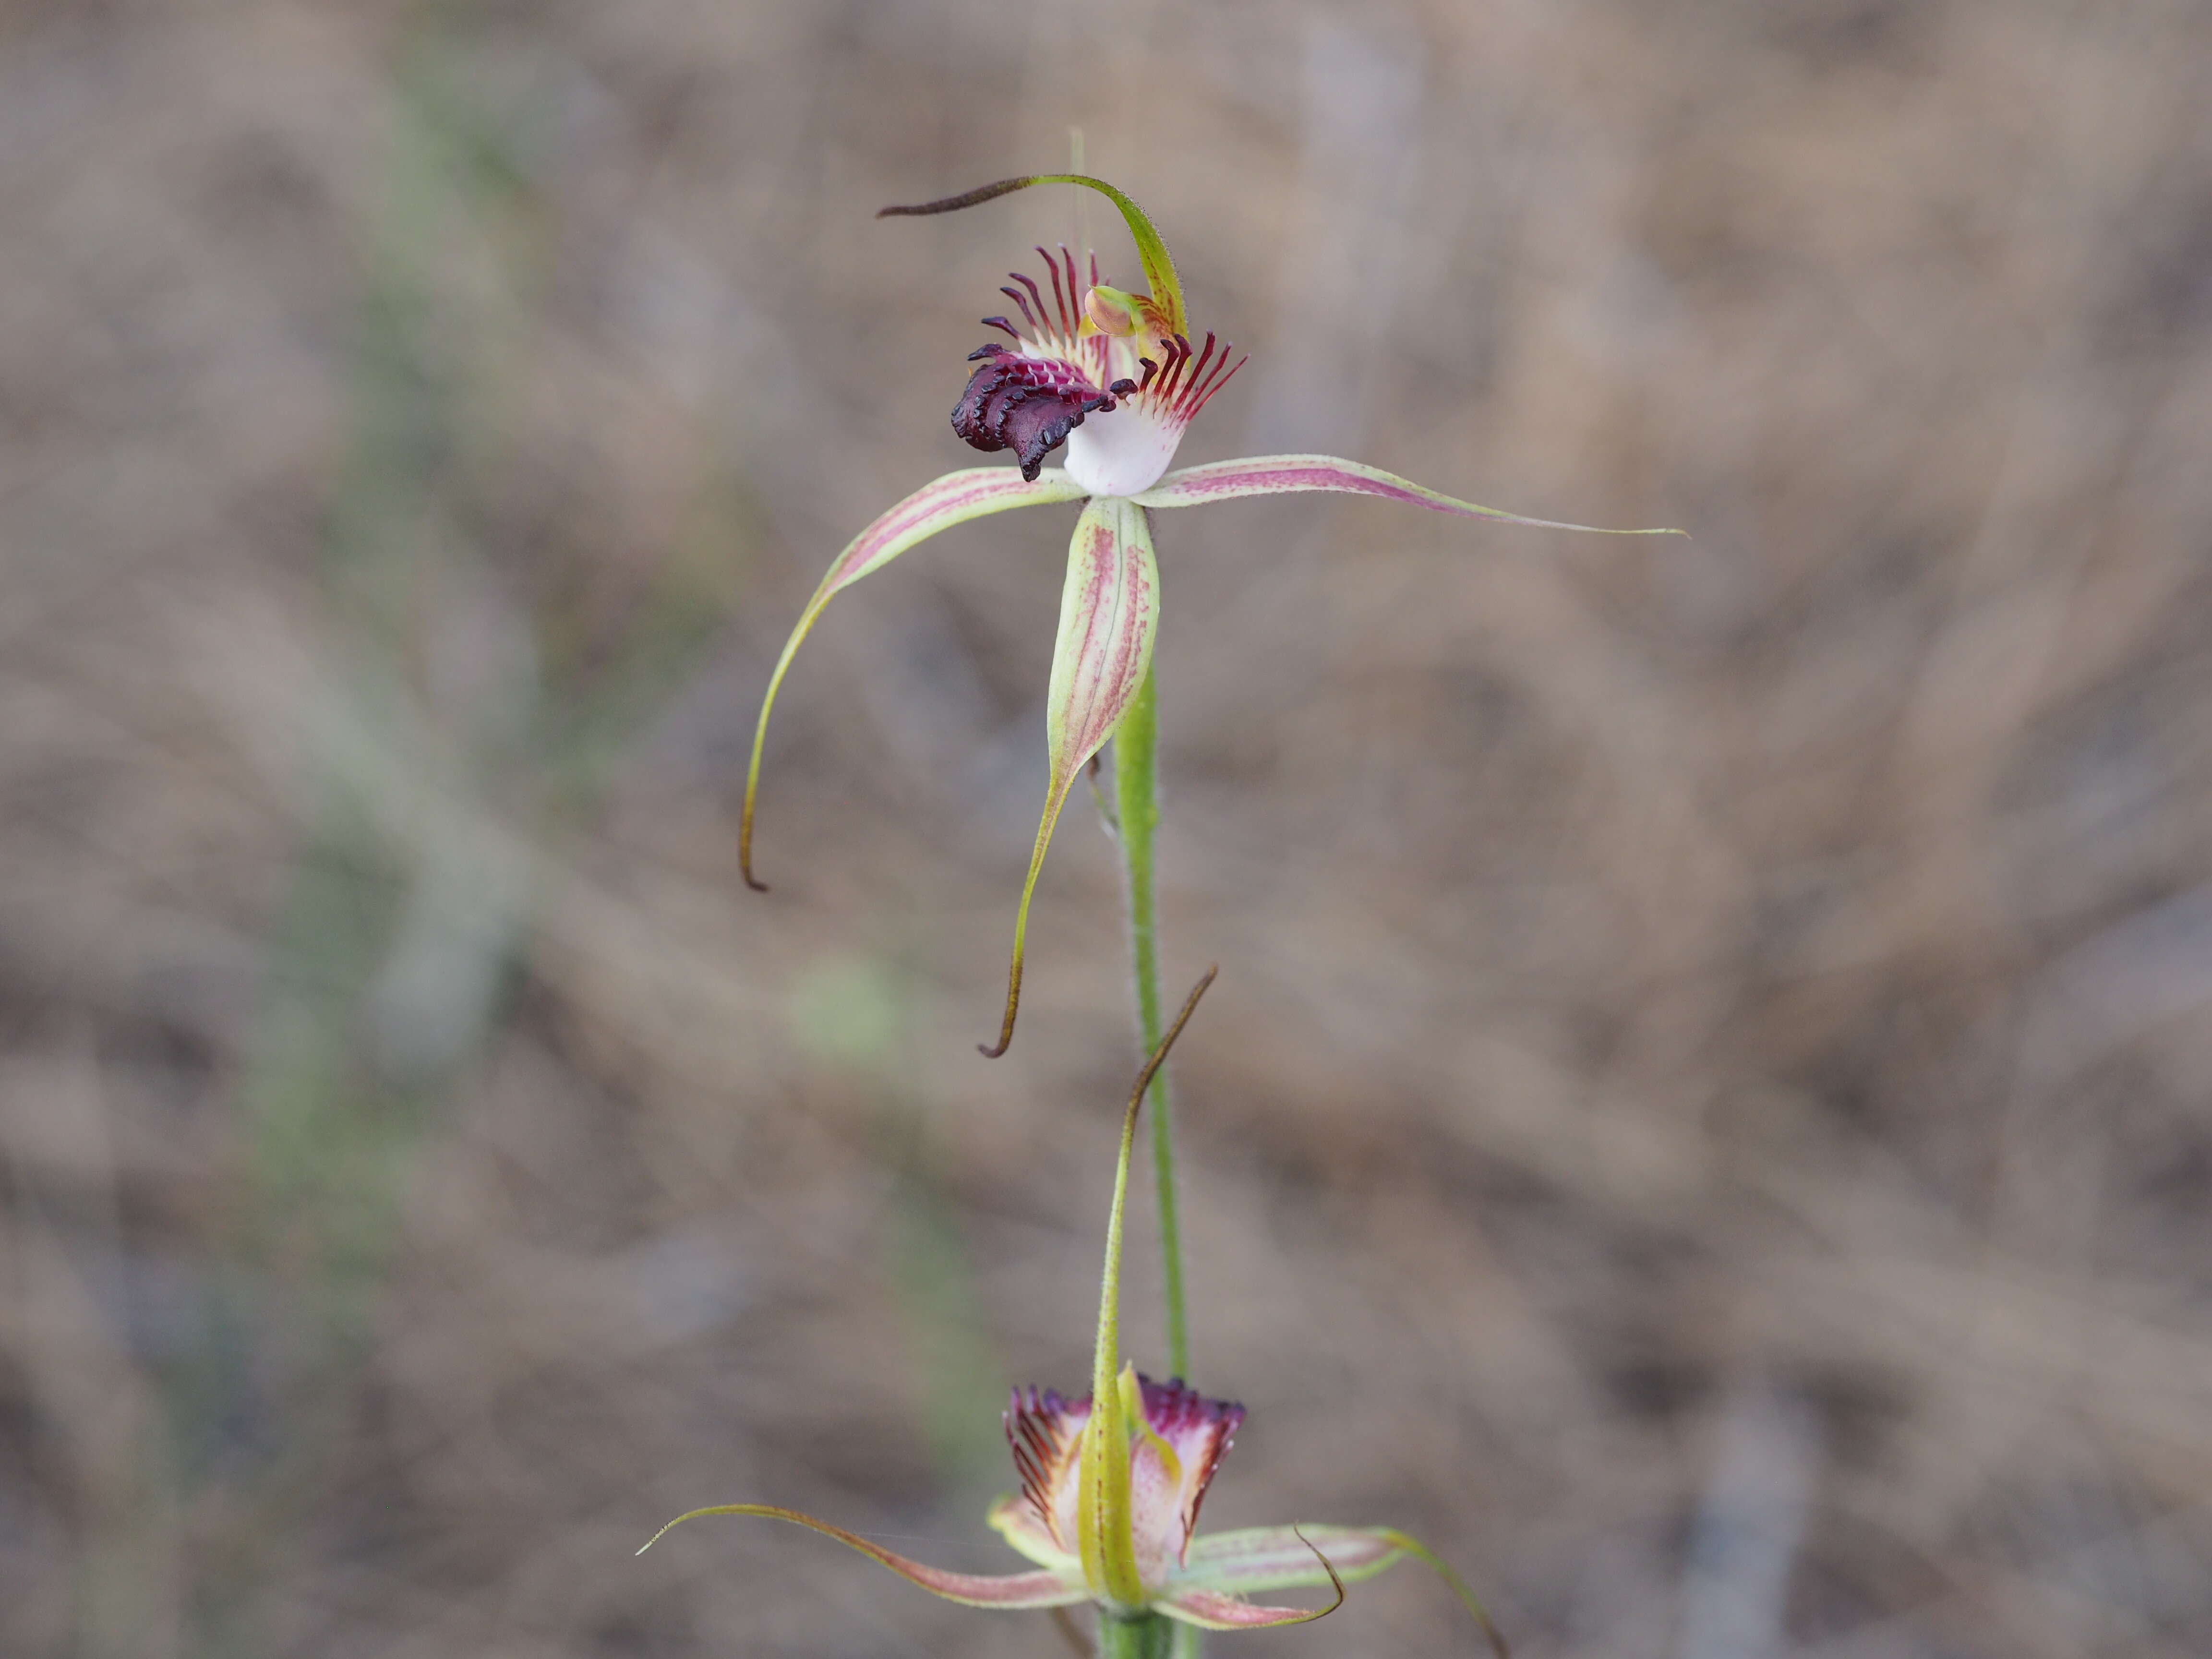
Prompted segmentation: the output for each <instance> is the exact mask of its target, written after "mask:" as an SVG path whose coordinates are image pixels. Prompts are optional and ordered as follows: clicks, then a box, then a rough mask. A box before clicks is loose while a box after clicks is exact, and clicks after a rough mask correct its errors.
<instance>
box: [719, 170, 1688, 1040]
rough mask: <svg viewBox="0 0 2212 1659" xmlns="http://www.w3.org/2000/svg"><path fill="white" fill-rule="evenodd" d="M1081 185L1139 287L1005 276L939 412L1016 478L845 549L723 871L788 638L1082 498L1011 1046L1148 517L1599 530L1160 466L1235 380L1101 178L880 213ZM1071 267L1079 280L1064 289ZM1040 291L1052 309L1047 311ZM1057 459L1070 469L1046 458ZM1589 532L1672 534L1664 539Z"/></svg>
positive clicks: (1270, 471)
mask: <svg viewBox="0 0 2212 1659" xmlns="http://www.w3.org/2000/svg"><path fill="white" fill-rule="evenodd" d="M1054 184H1062V185H1083V186H1085V187H1086V188H1088V189H1091V190H1095V191H1099V192H1100V193H1101V194H1103V195H1104V196H1105V197H1108V198H1109V200H1111V201H1112V202H1113V204H1114V205H1115V207H1116V208H1118V209H1119V210H1121V217H1122V219H1123V221H1124V222H1126V223H1127V225H1128V228H1129V232H1130V234H1131V235H1132V236H1133V237H1134V239H1135V240H1136V244H1137V252H1138V257H1139V263H1140V264H1141V265H1142V266H1143V268H1144V274H1145V279H1146V283H1147V284H1148V291H1147V292H1146V293H1143V294H1137V293H1132V292H1127V291H1125V290H1123V289H1116V288H1112V287H1109V286H1108V285H1106V284H1105V283H1101V282H1100V281H1099V280H1098V264H1097V258H1096V256H1086V257H1085V264H1084V265H1083V266H1081V267H1079V265H1078V263H1077V260H1076V258H1075V256H1074V255H1073V253H1070V252H1068V251H1067V250H1066V248H1062V249H1060V252H1059V253H1058V254H1056V255H1055V254H1053V253H1049V252H1046V251H1045V250H1044V249H1043V248H1039V249H1038V250H1037V255H1038V257H1039V258H1041V259H1042V260H1043V262H1044V274H1045V281H1044V283H1042V284H1040V283H1038V282H1037V281H1036V278H1034V277H1032V276H1025V275H1024V274H1022V273H1020V272H1016V273H1014V275H1013V276H1012V280H1011V282H1010V283H1009V284H1008V286H1006V287H1005V288H1002V289H1000V293H1002V294H1004V295H1006V297H1007V298H1008V299H1009V300H1010V301H1012V304H1013V308H1014V311H1015V312H1016V313H1018V315H1019V317H1020V324H1019V325H1017V324H1016V322H1015V321H1014V320H1013V319H1012V318H1011V317H1006V316H994V317H986V318H985V319H983V326H984V327H986V328H989V329H994V330H996V331H999V332H1000V333H1002V334H1004V335H1006V337H1007V339H1008V340H1010V341H1011V342H1012V343H1011V344H1003V343H1000V342H998V341H995V340H994V341H991V342H989V343H986V344H984V345H982V346H981V347H980V348H978V349H976V350H975V351H974V352H973V353H971V354H970V355H969V362H973V363H975V365H976V368H975V369H974V370H973V371H972V372H971V373H970V374H969V380H968V385H967V387H966V389H965V390H964V391H963V392H962V393H961V395H960V401H959V402H958V403H957V404H955V405H954V407H953V410H952V429H953V430H954V431H955V432H956V433H957V434H958V435H959V436H960V437H961V438H962V439H963V441H966V442H967V443H969V445H971V446H973V447H975V448H977V449H980V450H983V451H986V452H988V453H996V452H998V451H1000V450H1010V451H1012V453H1013V457H1014V459H1015V463H1016V465H1013V466H1012V467H999V466H990V467H971V468H968V469H965V470H963V471H958V472H950V473H947V474H946V475H945V477H941V478H939V479H938V480H937V481H936V482H935V483H929V484H925V485H924V486H922V488H921V489H918V490H916V491H915V493H914V494H913V495H909V496H908V497H907V498H906V499H905V500H904V501H901V502H900V503H899V504H898V505H897V506H896V507H892V508H891V509H890V511H889V512H888V513H884V515H883V516H882V517H881V518H879V519H878V520H876V521H875V522H874V523H873V524H872V525H870V526H868V527H867V528H866V530H863V531H862V532H860V534H859V535H858V536H857V537H855V538H854V539H853V541H852V543H851V544H850V545H848V547H847V548H846V549H845V550H844V551H843V552H842V553H840V554H839V555H838V556H837V558H836V562H834V563H832V564H831V565H830V567H829V574H826V575H825V576H823V579H822V584H821V586H818V587H817V588H816V589H815V591H814V597H813V598H812V599H809V600H808V601H807V604H806V608H805V610H804V611H801V612H800V613H799V622H798V624H797V626H796V627H794V628H793V629H792V631H791V637H790V639H789V641H787V642H786V644H785V646H784V647H783V654H782V655H781V657H780V658H779V659H777V662H776V665H775V672H774V673H773V674H772V675H771V676H770V677H769V686H768V694H767V696H765V697H764V698H763V700H762V702H761V712H760V722H759V725H758V726H757V728H756V730H755V732H754V737H753V752H752V761H751V763H750V766H749V768H748V769H747V770H746V774H745V800H744V817H743V819H742V821H741V825H740V828H739V831H738V862H739V866H740V868H741V869H742V870H743V872H744V878H745V882H746V884H747V885H749V886H750V887H752V888H753V889H755V890H758V891H765V890H766V887H765V886H764V884H763V883H761V882H760V881H758V880H757V879H756V878H755V877H754V875H753V867H752V835H753V807H754V803H755V801H756V799H757V796H758V794H759V790H760V768H761V751H762V745H763V741H764V739H765V738H766V737H767V734H768V717H769V710H770V709H771V708H773V707H774V706H775V696H776V693H777V691H778V690H780V689H781V687H782V684H783V678H784V675H785V673H786V672H787V671H788V670H789V669H790V667H791V661H792V659H793V656H795V655H796V654H797V653H798V651H799V643H800V641H803V640H805V637H806V635H807V634H808V633H809V632H810V631H811V629H813V627H814V624H815V623H816V622H817V621H818V620H819V619H820V617H821V615H822V612H823V609H824V607H826V606H827V605H829V601H830V600H831V599H835V598H836V596H837V595H838V594H839V593H841V592H843V591H844V590H845V589H846V588H848V587H850V586H852V585H853V584H854V582H856V581H858V580H860V578H861V577H863V576H865V575H867V574H869V573H871V572H872V571H876V570H880V569H882V568H883V567H884V565H886V564H888V563H890V562H891V561H892V560H893V559H895V558H896V557H897V556H899V555H900V554H902V553H903V552H905V551H906V550H908V548H910V547H913V546H914V545H915V544H917V543H919V542H922V541H925V540H927V538H930V537H932V536H934V535H936V534H937V533H938V532H940V531H944V530H949V529H951V527H952V526H955V525H957V524H963V523H965V522H966V521H967V520H970V519H976V518H981V517H982V516H983V515H985V514H986V513H1004V512H1006V511H1007V510H1008V509H1009V508H1012V507H1041V506H1044V505H1046V504H1048V503H1050V502H1054V501H1084V502H1085V506H1084V508H1083V512H1082V516H1081V517H1080V518H1079V520H1077V521H1076V526H1075V538H1074V541H1073V544H1072V545H1071V546H1070V548H1069V550H1068V560H1067V581H1066V587H1065V588H1064V589H1063V590H1062V592H1061V597H1060V635H1059V639H1058V641H1057V642H1056V644H1055V645H1054V652H1053V663H1052V678H1051V682H1050V687H1049V690H1048V694H1047V702H1046V714H1045V724H1046V736H1047V741H1048V749H1049V755H1050V768H1049V772H1048V781H1047V785H1046V790H1045V803H1044V812H1043V816H1042V819H1041V820H1040V822H1039V823H1038V825H1037V834H1036V845H1035V848H1034V849H1033V850H1032V851H1031V853H1030V865H1029V874H1028V877H1027V878H1026V879H1025V880H1024V883H1023V884H1022V896H1021V903H1020V906H1019V908H1018V910H1017V911H1016V913H1015V917H1014V948H1013V957H1012V963H1011V965H1010V966H1009V968H1008V969H1007V975H1006V1012H1005V1016H1004V1018H1003V1020H1002V1022H1001V1024H1000V1030H999V1041H998V1043H997V1045H996V1046H995V1047H985V1048H984V1049H983V1052H984V1053H985V1054H989V1055H992V1056H994V1057H995V1056H997V1055H999V1054H1004V1053H1005V1052H1006V1046H1007V1044H1008V1043H1009V1042H1012V1040H1013V1033H1014V1016H1015V1013H1016V1011H1017V1010H1018V1007H1019V1006H1020V1002H1021V988H1022V963H1023V957H1024V951H1025V948H1026V943H1027V939H1028V933H1029V912H1030V898H1031V896H1033V895H1034V894H1035V892H1036V881H1037V872H1038V871H1039V870H1040V869H1041V868H1042V866H1043V864H1044V855H1045V849H1046V848H1047V847H1048V846H1049V845H1050V844H1051V842H1052V832H1053V827H1054V824H1055V823H1058V821H1059V818H1060V809H1061V808H1062V807H1063V806H1065V805H1066V802H1067V797H1068V793H1069V792H1070V790H1071V789H1072V788H1073V786H1074V783H1075V780H1076V779H1077V777H1078V776H1079V775H1081V773H1082V771H1083V769H1084V766H1085V763H1088V762H1089V761H1090V760H1091V757H1093V756H1095V755H1097V752H1098V751H1099V750H1101V749H1102V748H1103V747H1104V746H1105V744H1106V742H1107V740H1108V739H1109V738H1111V737H1112V736H1113V735H1114V731H1115V726H1117V725H1119V724H1120V722H1121V717H1122V715H1123V714H1125V713H1126V712H1127V710H1128V708H1129V706H1130V704H1131V702H1133V700H1134V698H1135V697H1136V696H1137V694H1138V691H1139V688H1140V687H1141V686H1142V685H1143V684H1144V682H1145V676H1146V673H1147V671H1149V670H1150V668H1151V665H1152V640H1153V636H1154V635H1155V634H1156V633H1157V632H1158V626H1159V569H1158V563H1157V562H1156V561H1155V558H1154V556H1153V550H1152V523H1151V512H1152V509H1153V508H1155V507H1196V506H1199V505H1200V504H1201V503H1204V502H1206V501H1232V500H1235V499H1236V498H1237V497H1239V496H1243V495H1284V494H1291V493H1296V492H1300V491H1305V490H1337V491H1342V492H1345V493H1346V494H1350V495H1374V496H1378V497H1380V498H1381V499H1383V500H1384V501H1401V502H1405V503H1407V504H1408V505H1411V506H1414V507H1428V508H1431V509H1432V510H1434V511H1436V512H1439V513H1458V514H1462V515H1463V516H1467V517H1473V518H1483V519H1494V520H1500V521H1502V522H1504V523H1507V524H1518V525H1533V526H1538V527H1540V528H1543V529H1548V530H1583V531H1588V530H1594V529H1595V526H1589V525H1571V524H1559V523H1556V522H1554V521H1553V520H1548V519H1530V518H1524V517H1522V515H1521V514H1519V513H1506V512H1502V511H1500V510H1499V509H1498V508H1497V507H1479V506H1477V505H1476V504H1475V503H1474V502H1472V501H1459V500H1457V499H1455V497H1453V496H1450V495H1442V494H1439V493H1438V492H1437V491H1436V490H1433V489H1425V488H1424V487H1423V486H1421V485H1419V484H1417V483H1411V482H1409V481H1408V480H1407V479H1404V478H1401V477H1396V476H1395V474H1392V473H1389V472H1384V471H1381V470H1380V469H1379V468H1376V467H1371V466H1364V465H1361V464H1360V463H1358V462H1357V461H1346V460H1340V459H1337V458H1335V457H1334V456H1331V455H1257V456H1247V457H1245V458H1243V459H1239V460H1232V461H1213V462H1209V463H1207V464H1206V465H1202V466H1192V467H1185V468H1183V469H1182V470H1181V471H1175V472H1170V471H1168V465H1169V463H1170V462H1171V461H1173V460H1174V459H1175V453H1176V447H1177V446H1178V445H1179V444H1180V443H1181V442H1182V435H1183V432H1184V430H1185V428H1188V426H1189V425H1190V423H1191V422H1192V420H1193V419H1194V418H1195V417H1196V416H1197V415H1198V412H1199V411H1200V410H1201V409H1203V408H1205V406H1206V402H1207V400H1208V399H1209V398H1212V396H1213V394H1214V393H1215V392H1218V391H1219V390H1220V389H1221V388H1222V386H1224V385H1225V384H1226V383H1227V382H1228V380H1229V378H1230V377H1231V375H1233V374H1235V373H1236V372H1237V369H1238V368H1242V367H1243V362H1244V359H1243V358H1241V357H1239V358H1237V359H1236V360H1235V361H1234V362H1232V361H1231V351H1230V348H1229V347H1228V346H1226V345H1225V344H1223V343H1220V342H1219V341H1218V338H1217V337H1215V336H1214V335H1212V334H1211V333H1209V334H1207V335H1206V337H1205V338H1204V341H1203V342H1202V343H1200V344H1198V345H1195V346H1194V345H1193V344H1192V342H1191V325H1190V323H1189V321H1188V316H1187V314H1186V312H1185V308H1184V305H1183V295H1182V284H1181V283H1179V282H1178V281H1177V279H1176V269H1175V261H1174V260H1173V259H1172V258H1170V257H1169V254H1168V249H1167V244H1166V243H1164V241H1162V240H1160V236H1159V233H1158V231H1156V230H1155V229H1153V228H1152V221H1151V220H1150V219H1148V218H1146V216H1145V214H1144V211H1143V210H1141V209H1140V208H1139V207H1138V205H1137V204H1136V203H1134V202H1133V201H1132V200H1130V198H1129V197H1127V196H1126V195H1124V194H1123V193H1122V192H1121V191H1119V190H1117V189H1115V187H1114V186H1113V185H1109V184H1108V183H1106V182H1105V181H1104V180H1103V179H1092V178H1088V177H1085V175H1083V174H1080V173H1040V174H1036V175H1034V176H1032V177H1030V178H1024V179H1001V180H1000V181H999V182H998V183H997V184H993V185H983V186H982V187H981V188H980V189H977V190H971V191H968V192H967V193H966V194H964V195H961V196H951V197H945V199H944V200H942V201H937V202H925V203H922V204H919V205H917V206H912V207H887V208H884V210H882V211H881V212H880V213H878V215H877V217H878V218H882V217H884V216H886V215H914V214H929V213H950V212H951V211H953V210H956V209H959V208H967V207H974V206H975V205H976V204H979V203H982V202H988V201H992V200H994V199H995V198H997V197H1001V196H1006V195H1009V194H1011V193H1012V192H1013V191H1018V190H1026V189H1028V188H1029V187H1030V185H1054ZM1079 269H1080V270H1081V272H1082V274H1081V276H1079V275H1078V272H1079ZM1048 292H1049V295H1050V297H1049V298H1048V297H1047V294H1048ZM1063 445H1065V446H1066V452H1067V453H1066V465H1065V466H1060V467H1051V466H1047V465H1045V464H1044V462H1045V458H1046V457H1047V456H1048V455H1049V454H1050V453H1052V452H1053V451H1054V450H1055V449H1058V448H1060V447H1061V446H1063ZM1601 533H1605V534H1614V535H1632V536H1656V535H1679V534H1680V533H1681V532H1679V531H1669V530H1631V531H1611V532H1601Z"/></svg>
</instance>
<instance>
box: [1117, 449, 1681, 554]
mask: <svg viewBox="0 0 2212 1659" xmlns="http://www.w3.org/2000/svg"><path fill="white" fill-rule="evenodd" d="M1310 489H1329V490H1338V491H1341V492H1343V493H1345V494H1346V495H1379V496H1381V497H1382V498H1383V500H1385V501H1404V502H1406V503H1407V504H1408V505H1410V506H1413V507H1430V508H1432V509H1434V510H1435V511H1437V512H1438V513H1459V514H1462V515H1463V516H1465V517H1468V518H1476V519H1496V520H1498V521H1499V522H1501V523H1504V524H1525V525H1532V526H1534V527H1536V528H1537V529H1539V530H1581V531H1587V532H1590V533H1591V534H1593V535H1598V536H1680V535H1682V534H1683V533H1685V532H1682V531H1680V530H1608V529H1607V528H1605V527H1604V526H1600V525H1589V524H1562V523H1560V522H1559V521H1558V520H1553V519H1530V518H1524V517H1523V516H1522V515H1521V514H1520V513H1508V512H1505V511H1504V510H1503V509H1502V508H1499V507H1482V506H1479V505H1478V504H1476V503H1475V502H1474V501H1461V500H1460V499H1459V498H1458V497H1456V496H1454V495H1444V494H1443V493H1442V492H1441V491H1439V490H1434V489H1428V488H1427V487H1425V485H1422V484H1417V483H1413V481H1412V480H1411V479H1409V478H1401V477H1399V476H1398V475H1397V474H1396V473H1395V472H1385V471H1383V469H1382V468H1380V467H1376V466H1365V465H1362V464H1360V463H1359V462H1358V461H1346V460H1341V459H1338V458H1337V457H1336V456H1334V455H1246V456H1243V457H1241V458H1240V459H1237V460H1233V461H1208V462H1207V463H1206V465H1203V466H1186V467H1183V468H1182V469H1181V470H1180V471H1174V472H1170V473H1169V474H1168V475H1167V477H1164V478H1162V479H1161V480H1160V481H1159V482H1158V483H1156V484H1154V485H1153V486H1152V488H1151V489H1147V490H1146V491H1144V492H1143V493H1142V494H1140V495H1137V496H1136V497H1135V498H1134V499H1135V500H1136V501H1138V502H1139V504H1140V505H1141V506H1145V507H1198V506H1200V505H1202V504H1203V503H1205V502H1206V501H1234V500H1235V499H1236V498H1237V497H1238V496H1240V495H1296V494H1299V493H1301V492H1303V491H1305V490H1310Z"/></svg>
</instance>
